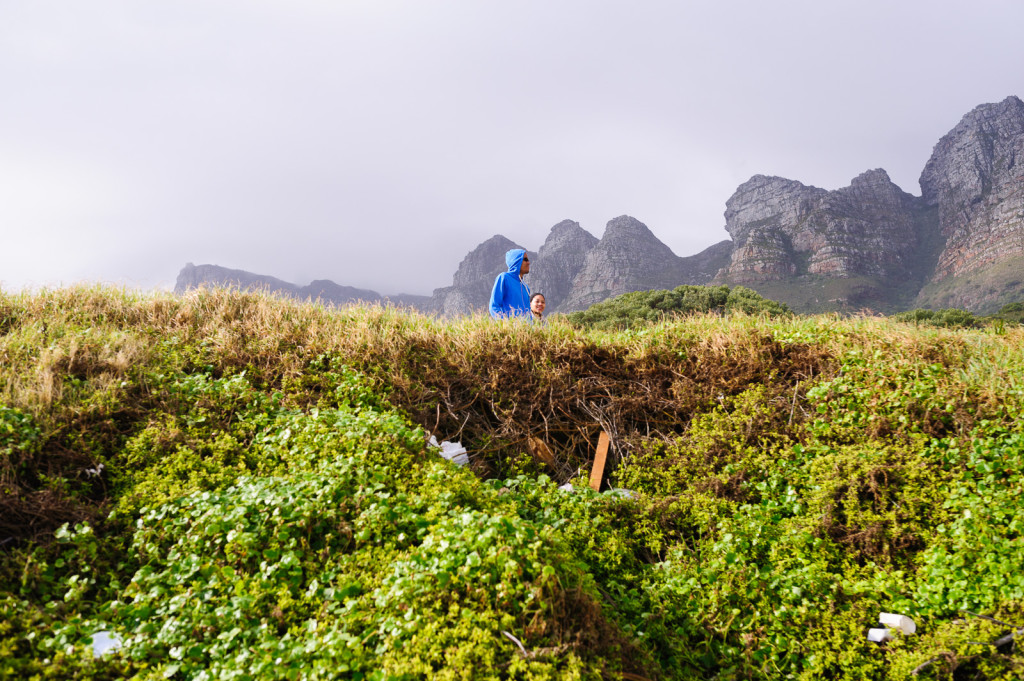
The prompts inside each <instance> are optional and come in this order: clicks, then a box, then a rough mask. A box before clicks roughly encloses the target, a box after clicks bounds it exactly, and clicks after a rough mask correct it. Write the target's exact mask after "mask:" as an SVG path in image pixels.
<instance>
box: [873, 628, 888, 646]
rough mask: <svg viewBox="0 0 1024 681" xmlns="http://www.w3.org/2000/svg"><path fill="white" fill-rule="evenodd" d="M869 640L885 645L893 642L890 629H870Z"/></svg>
mask: <svg viewBox="0 0 1024 681" xmlns="http://www.w3.org/2000/svg"><path fill="white" fill-rule="evenodd" d="M868 640H869V641H874V642H875V643H884V642H885V641H891V640H892V632H890V631H889V629H888V628H878V629H868Z"/></svg>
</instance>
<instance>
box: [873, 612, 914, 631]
mask: <svg viewBox="0 0 1024 681" xmlns="http://www.w3.org/2000/svg"><path fill="white" fill-rule="evenodd" d="M878 621H879V622H881V623H882V624H884V625H885V626H887V627H889V628H890V629H899V630H900V631H902V632H903V633H904V634H913V633H914V632H915V631H917V625H916V624H914V620H912V619H910V618H909V617H907V616H906V615H900V614H897V613H895V612H883V613H882V614H881V615H879V616H878Z"/></svg>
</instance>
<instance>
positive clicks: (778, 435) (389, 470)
mask: <svg viewBox="0 0 1024 681" xmlns="http://www.w3.org/2000/svg"><path fill="white" fill-rule="evenodd" d="M610 326H614V325H610ZM0 360H2V361H0V391H2V392H0V676H3V677H5V678H6V677H11V678H53V679H58V678H59V679H68V678H72V679H75V678H77V679H101V678H102V679H107V678H153V679H159V678H170V679H200V678H253V679H263V678H287V679H298V678H302V679H335V678H351V679H371V678H373V679H385V678H387V679H391V678H409V679H415V678H452V679H454V678H495V679H498V678H501V679H505V678H523V679H554V678H581V679H637V678H645V679H690V678H720V679H741V678H743V679H745V678H786V677H789V678H805V679H812V678H813V679H817V678H879V679H881V678H886V679H892V678H912V677H913V672H915V670H916V671H917V674H916V678H974V677H981V678H1004V679H1011V678H1019V677H1020V676H1021V674H1022V673H1024V658H1022V657H1021V654H1020V653H1019V652H1017V649H1016V648H1015V647H1014V646H1013V645H1001V646H998V647H997V646H986V645H977V644H975V643H972V642H978V641H980V642H986V641H995V640H997V639H999V638H1000V637H1004V636H1005V635H1006V634H1008V633H1009V632H1010V631H1011V628H1012V627H1008V626H1007V625H1006V624H1003V623H1010V624H1013V625H1015V626H1018V627H1019V626H1021V625H1022V624H1024V622H1022V621H1021V620H1024V580H1022V578H1021V576H1020V571H1019V570H1017V569H1016V566H1019V565H1021V564H1022V563H1024V544H1022V542H1021V540H1020V537H1021V530H1022V525H1021V522H1022V521H1021V518H1024V495H1022V494H1021V492H1022V490H1024V487H1022V485H1024V428H1022V426H1021V425H1020V424H1021V422H1022V419H1021V417H1022V414H1024V331H1022V330H1021V329H1019V328H1017V327H1009V326H1007V327H1001V328H1000V329H998V331H997V330H995V329H992V328H981V329H970V328H955V329H945V328H938V327H929V326H914V325H908V324H903V323H898V322H896V321H894V320H886V319H879V318H839V317H832V316H819V317H805V318H800V317H795V316H792V315H780V316H777V317H774V318H772V317H769V316H767V315H756V316H755V315H748V314H744V313H742V312H737V313H734V314H730V315H721V314H717V313H711V314H691V315H688V316H686V317H680V318H672V319H668V320H665V321H662V322H658V323H651V324H644V325H642V326H640V327H634V328H630V329H624V330H600V329H590V330H587V329H586V328H585V327H583V326H574V325H572V324H570V323H567V322H566V321H564V320H563V321H559V320H557V319H555V320H552V322H551V323H549V324H548V325H546V326H543V327H533V326H527V325H523V324H519V323H516V322H503V323H495V322H492V321H490V320H487V319H463V320H456V321H451V322H446V323H442V322H438V321H435V320H431V319H428V318H425V317H422V316H418V315H416V314H412V313H407V312H402V311H398V310H393V309H382V308H373V307H365V308H364V307H351V308H343V309H338V310H328V309H324V308H320V307H317V306H313V305H300V304H296V303H291V302H286V301H280V300H276V299H273V298H269V297H264V296H261V295H258V294H252V293H238V292H228V291H195V292H191V293H189V294H188V295H186V296H183V297H174V296H169V295H166V296H165V295H146V296H142V295H136V294H131V293H125V292H119V291H113V290H106V289H89V288H71V289H61V290H55V291H46V292H42V293H39V294H34V295H29V294H24V295H17V296H11V295H0ZM601 431H604V432H605V433H607V434H608V435H609V436H610V439H611V442H612V456H611V460H612V464H613V465H612V467H611V470H610V472H609V474H610V485H611V486H614V487H615V488H617V489H616V490H609V489H608V487H609V482H608V481H606V482H605V485H604V486H603V487H602V490H604V491H603V492H601V493H596V492H593V491H591V490H589V488H588V487H587V478H588V473H589V468H590V465H591V461H592V458H593V455H594V446H595V443H596V441H597V439H598V434H599V433H600V432H601ZM430 435H434V436H435V437H436V438H437V439H438V440H452V441H454V440H459V441H461V442H462V444H463V445H464V446H466V448H467V449H468V451H469V458H470V465H469V466H467V467H465V468H460V467H458V466H456V465H454V464H452V463H450V462H448V461H446V460H445V459H444V458H442V457H441V456H440V455H439V454H438V452H437V450H436V449H434V448H432V447H428V446H427V444H426V443H427V440H428V439H429V437H430ZM565 484H568V486H569V489H559V486H560V485H565ZM622 489H626V490H628V492H623V491H621V490H622ZM880 612H898V613H902V614H905V615H908V616H910V617H912V618H913V619H914V620H915V622H916V623H917V626H918V631H917V633H916V634H914V635H913V636H904V635H897V636H896V637H895V638H894V639H893V640H892V641H889V642H887V643H885V644H884V645H883V646H879V645H878V644H875V643H872V642H869V641H868V640H867V638H866V633H867V630H868V629H869V628H872V627H877V626H879V625H878V615H879V613H880ZM969 613H973V614H969ZM977 615H983V616H985V617H987V618H990V619H985V618H983V617H979V616H977ZM97 632H111V633H112V635H113V636H115V637H116V638H117V639H118V640H119V641H120V647H118V648H116V649H115V650H114V651H113V652H111V653H107V654H104V655H102V656H99V657H94V655H93V652H92V650H91V647H90V645H89V640H90V638H92V637H93V636H94V635H95V634H97Z"/></svg>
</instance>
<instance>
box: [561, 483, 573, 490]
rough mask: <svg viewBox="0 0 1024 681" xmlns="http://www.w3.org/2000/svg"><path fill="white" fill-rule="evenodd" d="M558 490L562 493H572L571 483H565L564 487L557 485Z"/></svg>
mask: <svg viewBox="0 0 1024 681" xmlns="http://www.w3.org/2000/svg"><path fill="white" fill-rule="evenodd" d="M558 489H560V490H562V491H563V492H571V491H572V483H571V482H567V483H565V484H564V485H559V486H558Z"/></svg>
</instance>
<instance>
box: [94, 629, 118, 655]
mask: <svg viewBox="0 0 1024 681" xmlns="http://www.w3.org/2000/svg"><path fill="white" fill-rule="evenodd" d="M120 647H121V639H120V638H118V637H117V634H114V633H112V632H109V631H97V632H96V633H95V634H93V635H92V654H93V656H94V657H99V656H100V655H105V654H106V653H109V652H112V651H114V650H117V649H118V648H120Z"/></svg>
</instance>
